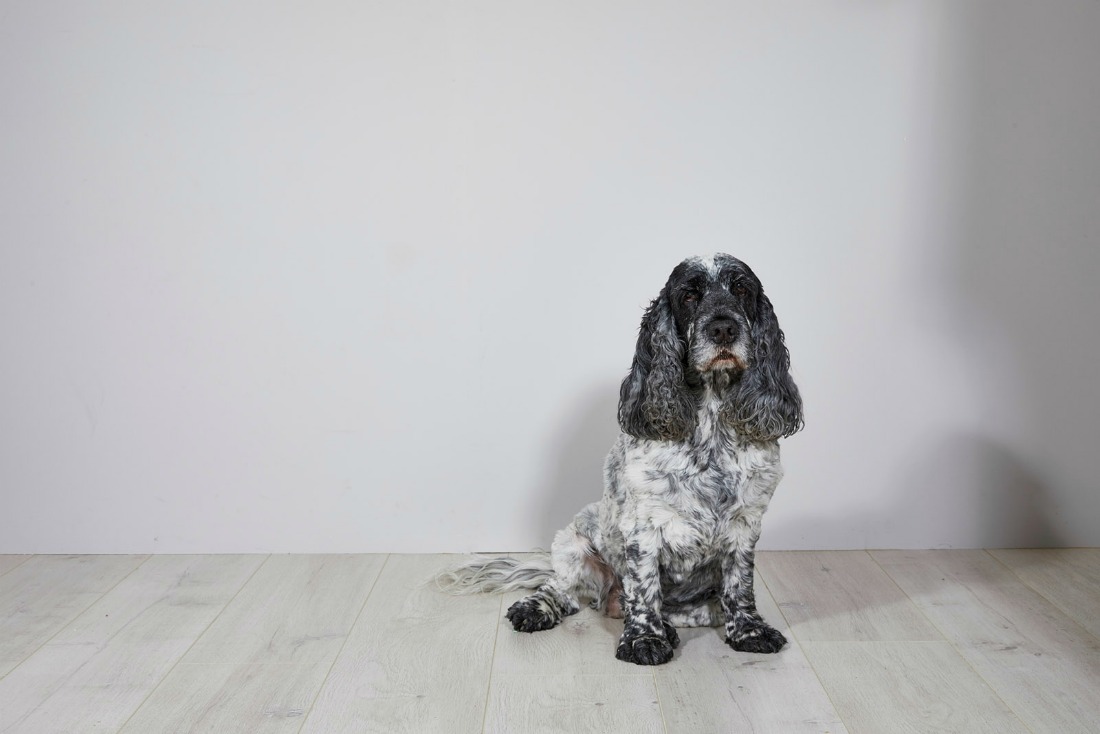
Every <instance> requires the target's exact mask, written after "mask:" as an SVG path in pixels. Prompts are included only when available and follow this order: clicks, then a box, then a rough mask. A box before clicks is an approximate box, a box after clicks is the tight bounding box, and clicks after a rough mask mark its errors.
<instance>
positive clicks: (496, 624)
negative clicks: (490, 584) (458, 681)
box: [481, 592, 504, 734]
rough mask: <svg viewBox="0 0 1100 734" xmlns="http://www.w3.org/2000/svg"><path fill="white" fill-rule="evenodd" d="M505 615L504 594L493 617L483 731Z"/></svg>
mask: <svg viewBox="0 0 1100 734" xmlns="http://www.w3.org/2000/svg"><path fill="white" fill-rule="evenodd" d="M503 615H504V593H503V592H501V594H500V605H499V606H498V607H497V613H496V616H494V617H493V626H494V629H495V632H494V633H493V652H492V654H491V655H490V656H489V680H488V681H487V682H486V683H485V702H484V704H483V705H482V707H481V731H482V734H484V732H485V727H486V726H488V725H489V697H490V696H491V695H492V693H493V670H494V669H495V668H496V667H497V638H498V637H500V618H501V617H502V616H503Z"/></svg>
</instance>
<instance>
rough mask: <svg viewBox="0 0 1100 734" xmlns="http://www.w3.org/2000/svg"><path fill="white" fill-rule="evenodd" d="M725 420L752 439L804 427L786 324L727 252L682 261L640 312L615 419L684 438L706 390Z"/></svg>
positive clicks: (639, 430) (655, 435)
mask: <svg viewBox="0 0 1100 734" xmlns="http://www.w3.org/2000/svg"><path fill="white" fill-rule="evenodd" d="M708 388H709V389H710V390H712V391H713V392H714V394H715V395H718V396H720V397H721V399H722V409H721V416H722V419H723V420H724V421H725V422H726V423H727V424H728V425H729V426H730V427H732V428H733V429H734V430H736V431H737V433H738V434H739V435H741V436H743V437H744V438H746V439H748V440H752V441H774V440H776V439H778V438H780V437H781V436H789V435H791V434H793V433H795V432H796V431H798V430H799V429H800V428H801V427H802V399H801V397H800V396H799V394H798V388H797V387H796V386H795V384H794V381H793V380H792V379H791V375H790V356H789V354H788V352H787V347H786V345H785V344H784V342H783V331H782V330H781V329H780V328H779V322H778V321H777V320H776V318H775V312H774V311H773V310H772V304H771V301H769V300H768V297H767V296H766V295H764V289H763V287H762V286H761V285H760V280H759V279H758V278H757V277H756V275H755V273H753V272H752V270H751V269H750V268H749V266H748V265H746V264H745V263H743V262H741V261H740V260H738V259H737V258H734V257H731V256H729V255H724V254H717V255H713V256H711V257H696V258H689V259H687V260H684V261H683V262H682V263H680V264H679V265H677V266H676V269H675V270H673V271H672V275H671V276H669V279H668V283H666V284H665V287H664V289H663V290H662V291H661V294H660V295H659V296H658V297H657V298H656V299H654V300H653V302H652V303H651V304H650V306H649V309H648V310H647V311H646V313H645V316H644V317H643V318H642V325H641V329H640V330H639V333H638V346H637V349H636V351H635V354H634V362H633V365H632V366H631V369H630V374H629V375H627V377H626V379H625V380H623V384H622V388H621V390H620V400H619V425H620V426H621V427H622V429H623V431H625V432H626V433H629V434H630V435H632V436H636V437H638V438H648V439H655V440H661V441H686V440H688V439H689V438H690V437H691V435H692V434H693V433H694V431H695V423H696V415H697V414H698V411H699V407H700V405H699V401H700V399H701V397H702V395H703V392H704V391H705V390H706V389H708Z"/></svg>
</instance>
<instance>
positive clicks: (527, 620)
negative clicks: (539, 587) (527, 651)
mask: <svg viewBox="0 0 1100 734" xmlns="http://www.w3.org/2000/svg"><path fill="white" fill-rule="evenodd" d="M504 616H505V617H506V618H507V619H508V621H509V622H511V623H512V627H514V628H515V630H516V631H517V632H538V631H540V630H548V629H550V628H551V627H554V626H555V625H557V623H558V622H559V621H560V620H559V619H558V618H557V616H556V615H555V614H554V613H553V612H552V611H551V610H550V609H549V608H548V607H547V605H546V604H545V602H543V601H542V600H540V599H538V598H537V597H533V596H529V597H527V598H525V599H520V600H519V601H517V602H516V603H515V604H513V605H512V606H510V607H508V612H507V613H506V614H505V615H504Z"/></svg>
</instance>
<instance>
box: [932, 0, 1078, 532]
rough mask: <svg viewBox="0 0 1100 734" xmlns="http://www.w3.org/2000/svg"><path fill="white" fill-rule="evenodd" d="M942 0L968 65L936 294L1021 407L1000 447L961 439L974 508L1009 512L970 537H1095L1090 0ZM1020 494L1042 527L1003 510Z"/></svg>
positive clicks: (996, 514)
mask: <svg viewBox="0 0 1100 734" xmlns="http://www.w3.org/2000/svg"><path fill="white" fill-rule="evenodd" d="M952 7H953V8H954V10H952V11H951V12H956V13H959V14H960V16H961V17H960V18H959V19H958V22H959V24H960V27H961V29H962V33H961V34H960V43H959V49H960V53H961V54H963V58H961V59H960V60H959V63H960V67H961V70H962V71H965V72H966V74H967V77H966V78H967V79H968V80H969V84H968V86H967V87H965V88H964V89H963V90H962V95H961V96H962V99H961V100H959V103H960V104H961V105H962V107H963V109H964V115H965V119H966V121H967V123H966V127H967V131H966V137H965V139H964V141H963V144H962V147H961V148H960V150H959V151H958V153H959V155H960V160H959V161H958V162H957V165H958V166H959V167H960V171H959V175H960V179H961V186H960V187H959V188H958V189H957V190H958V192H959V194H960V196H959V200H958V201H957V202H956V203H955V207H956V208H954V209H953V210H954V211H955V212H956V216H957V221H956V222H955V228H954V232H955V233H956V236H957V243H956V247H954V248H953V252H954V253H955V255H956V256H957V258H958V259H957V262H956V263H954V265H953V268H952V269H953V273H949V276H950V275H954V276H955V278H956V280H955V282H954V283H952V284H950V285H952V286H953V288H951V289H950V290H951V292H953V293H954V296H955V298H956V302H955V303H954V304H953V306H954V308H953V309H952V310H953V311H954V312H956V313H960V314H964V315H965V314H967V312H973V313H974V315H975V316H976V317H977V320H976V321H974V322H972V324H971V326H972V328H980V326H978V325H979V324H988V325H990V326H992V327H994V328H996V329H997V330H998V332H999V334H998V336H1000V337H1001V338H1002V339H1005V340H1006V341H1007V342H1008V345H1009V348H1010V349H1011V350H1012V353H1011V354H1010V355H1009V357H1010V358H1011V359H1012V361H1013V368H1014V369H1015V372H1016V378H1017V380H1018V382H1019V384H1018V389H1019V394H1018V395H1007V396H1004V399H1006V400H1012V401H1014V402H1015V403H1017V405H1018V409H1019V412H1020V414H1021V415H1020V417H1021V418H1022V421H1023V425H1022V428H1021V433H1022V435H1021V436H1020V437H1019V438H1018V440H1017V441H1014V443H1016V444H1018V445H1017V446H1016V448H1015V449H1009V448H1006V447H990V446H988V445H982V443H981V440H980V439H977V438H975V439H974V440H973V441H971V444H972V445H975V446H976V448H975V449H974V452H975V456H976V457H978V459H979V460H980V461H981V462H984V464H985V465H987V470H984V471H985V474H984V475H983V476H984V481H983V482H982V483H981V484H980V485H979V486H980V487H982V494H981V498H982V499H984V500H985V501H987V502H988V506H987V509H988V512H987V515H988V516H989V517H990V518H991V520H993V519H1004V520H1005V521H1006V522H1008V523H1009V524H1008V525H1007V526H1006V527H1004V528H1003V529H1002V532H1003V536H1002V535H997V534H992V533H987V534H986V535H985V537H986V538H987V539H989V542H995V543H997V544H998V545H1005V544H1015V545H1050V544H1057V543H1061V542H1064V543H1068V544H1074V545H1086V544H1092V545H1095V544H1097V543H1100V536H1098V535H1097V530H1096V527H1097V525H1096V524H1097V520H1098V519H1100V492H1097V491H1096V490H1097V484H1098V479H1097V477H1100V451H1098V450H1097V446H1096V436H1097V435H1098V434H1100V390H1097V389H1096V387H1095V383H1096V378H1095V372H1096V368H1095V366H1096V365H1097V364H1100V340H1098V339H1096V338H1095V334H1096V331H1097V324H1098V322H1100V295H1098V290H1097V278H1098V277H1100V206H1098V202H1100V135H1097V130H1100V74H1097V73H1096V70H1097V69H1100V44H1097V43H1096V33H1097V32H1098V31H1100V5H1097V4H1096V3H1094V2H1068V3H1061V4H1059V5H1058V6H1057V8H1049V7H1046V8H1044V7H1040V6H1038V5H1035V4H1030V3H1025V2H1012V3H993V2H986V3H963V4H958V5H955V6H952ZM990 367H991V369H995V368H996V367H997V366H996V365H991V366H990ZM964 446H965V444H964ZM1022 456H1026V457H1027V458H1026V459H1023V458H1021V457H1022ZM1029 492H1030V493H1031V495H1030V496H1029V497H1026V498H1025V497H1024V496H1023V495H1025V494H1027V493H1029ZM1012 502H1020V503H1022V504H1020V505H1019V507H1016V508H1013V507H1011V506H1009V505H1010V503H1012ZM1030 509H1034V510H1035V511H1036V512H1037V513H1040V512H1044V511H1045V512H1046V513H1048V517H1047V518H1046V520H1045V524H1046V526H1047V529H1046V531H1044V530H1043V529H1042V528H1041V527H1040V525H1036V526H1035V527H1031V528H1030V529H1026V528H1024V527H1022V526H1021V525H1020V524H1019V523H1020V522H1022V521H1021V518H1020V517H1018V516H1019V515H1021V514H1025V513H1027V512H1028V511H1029V510H1030ZM1004 514H1007V516H1004V517H1002V515H1004ZM1036 522H1038V521H1036ZM1002 537H1003V538H1004V540H1002Z"/></svg>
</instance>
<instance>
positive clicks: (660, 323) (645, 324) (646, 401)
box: [619, 285, 696, 441]
mask: <svg viewBox="0 0 1100 734" xmlns="http://www.w3.org/2000/svg"><path fill="white" fill-rule="evenodd" d="M684 348H685V347H684V343H683V342H682V341H681V340H680V337H679V335H678V334H677V333H676V324H675V322H674V320H673V318H672V308H671V306H670V305H669V287H668V286H667V285H666V286H665V288H664V290H662V291H661V295H660V296H658V297H657V298H655V299H654V300H653V302H652V303H651V304H649V308H648V309H647V310H646V312H645V316H643V317H642V325H641V328H640V329H639V330H638V346H637V349H635V352H634V362H633V364H632V365H631V367H630V374H629V375H627V376H626V379H625V380H623V384H622V387H621V388H620V389H619V426H620V427H621V428H622V429H623V431H624V432H625V433H628V434H630V435H631V436H634V437H636V438H648V439H652V440H657V441H686V440H687V439H688V438H690V437H691V435H692V434H693V433H694V432H695V413H696V406H695V398H694V397H692V394H691V392H690V391H689V390H688V386H687V384H686V383H685V382H684Z"/></svg>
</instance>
